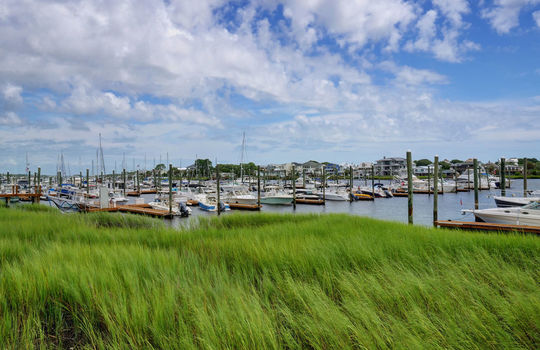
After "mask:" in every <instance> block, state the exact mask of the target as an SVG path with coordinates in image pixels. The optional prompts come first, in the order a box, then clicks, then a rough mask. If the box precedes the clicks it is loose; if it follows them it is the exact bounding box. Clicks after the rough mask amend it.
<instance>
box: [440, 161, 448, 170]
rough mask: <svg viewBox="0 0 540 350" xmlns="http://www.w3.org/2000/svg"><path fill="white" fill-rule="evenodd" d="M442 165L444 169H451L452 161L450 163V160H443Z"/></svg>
mask: <svg viewBox="0 0 540 350" xmlns="http://www.w3.org/2000/svg"><path fill="white" fill-rule="evenodd" d="M440 165H441V169H442V170H448V169H450V163H448V162H441V163H440Z"/></svg>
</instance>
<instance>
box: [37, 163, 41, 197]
mask: <svg viewBox="0 0 540 350" xmlns="http://www.w3.org/2000/svg"><path fill="white" fill-rule="evenodd" d="M37 185H38V194H39V197H37V202H38V203H39V200H40V199H41V198H40V197H41V168H39V167H38V168H37Z"/></svg>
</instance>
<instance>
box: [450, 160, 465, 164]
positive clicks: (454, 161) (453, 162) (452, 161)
mask: <svg viewBox="0 0 540 350" xmlns="http://www.w3.org/2000/svg"><path fill="white" fill-rule="evenodd" d="M450 163H452V164H458V163H463V161H462V160H459V159H452V160H451V161H450Z"/></svg>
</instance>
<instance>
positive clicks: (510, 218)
mask: <svg viewBox="0 0 540 350" xmlns="http://www.w3.org/2000/svg"><path fill="white" fill-rule="evenodd" d="M463 212H464V213H467V212H470V213H472V214H474V216H475V218H476V221H481V222H488V223H492V224H504V225H527V226H538V227H540V201H534V202H532V203H529V204H527V205H524V206H523V207H513V208H490V209H480V210H464V211H463Z"/></svg>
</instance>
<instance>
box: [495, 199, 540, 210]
mask: <svg viewBox="0 0 540 350" xmlns="http://www.w3.org/2000/svg"><path fill="white" fill-rule="evenodd" d="M493 199H494V200H495V204H497V207H499V208H507V207H522V206H524V205H527V204H529V203H531V202H535V201H540V197H502V196H493Z"/></svg>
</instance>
